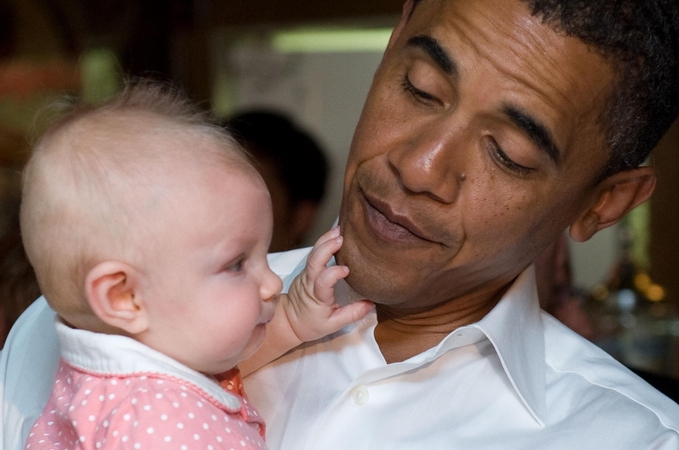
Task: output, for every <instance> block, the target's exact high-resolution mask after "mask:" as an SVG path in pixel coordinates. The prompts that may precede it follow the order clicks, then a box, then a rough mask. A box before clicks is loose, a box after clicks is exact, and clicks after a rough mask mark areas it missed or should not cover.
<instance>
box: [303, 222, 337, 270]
mask: <svg viewBox="0 0 679 450" xmlns="http://www.w3.org/2000/svg"><path fill="white" fill-rule="evenodd" d="M340 247H342V236H340V234H339V227H334V228H332V229H331V230H330V231H328V232H327V233H325V234H324V235H323V236H321V237H320V238H319V239H318V241H316V244H315V245H314V248H313V249H312V250H311V253H310V254H309V258H308V259H307V267H306V269H307V274H308V276H309V277H310V278H311V279H312V280H313V279H315V278H316V277H318V276H319V275H320V273H321V272H322V271H323V270H324V269H325V267H326V266H327V265H328V262H329V261H330V258H332V255H334V254H335V253H337V251H338V250H339V249H340Z"/></svg>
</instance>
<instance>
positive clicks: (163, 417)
mask: <svg viewBox="0 0 679 450" xmlns="http://www.w3.org/2000/svg"><path fill="white" fill-rule="evenodd" d="M160 420H162V421H163V422H165V421H166V420H167V414H163V415H161V416H160Z"/></svg>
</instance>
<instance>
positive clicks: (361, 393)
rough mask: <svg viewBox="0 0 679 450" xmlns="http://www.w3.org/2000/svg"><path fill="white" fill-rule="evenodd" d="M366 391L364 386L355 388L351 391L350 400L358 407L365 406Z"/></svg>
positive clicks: (366, 399)
mask: <svg viewBox="0 0 679 450" xmlns="http://www.w3.org/2000/svg"><path fill="white" fill-rule="evenodd" d="M369 397H370V395H369V394H368V389H367V388H366V387H365V386H356V387H355V388H354V390H353V391H351V399H352V400H353V401H354V403H355V404H356V405H358V406H362V405H365V404H366V403H368V398H369Z"/></svg>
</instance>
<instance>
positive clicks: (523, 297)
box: [290, 249, 547, 426]
mask: <svg viewBox="0 0 679 450" xmlns="http://www.w3.org/2000/svg"><path fill="white" fill-rule="evenodd" d="M308 251H309V249H306V253H308ZM294 256H295V258H300V257H301V256H300V255H299V254H295V255H294ZM305 262H306V258H304V257H302V259H301V261H299V263H298V264H297V265H295V264H292V266H293V267H295V269H294V270H293V271H292V273H291V274H290V280H292V278H293V276H294V275H296V274H298V273H299V272H301V270H302V269H303V268H304V264H305ZM334 263H335V262H334V259H333V260H332V262H331V264H334ZM335 298H336V300H337V302H338V303H339V304H346V303H349V302H351V301H354V300H356V299H359V298H362V297H360V296H358V294H356V293H355V292H354V291H353V290H352V289H351V288H350V287H349V286H348V285H346V283H345V282H344V280H340V281H339V282H338V283H337V285H336V286H335ZM369 316H370V317H371V318H372V319H371V320H375V319H374V315H369ZM373 327H374V325H373ZM463 328H467V329H468V331H470V333H469V336H468V343H473V342H474V341H476V340H478V339H482V337H481V336H478V331H480V332H481V333H483V334H484V335H485V336H486V338H487V339H488V340H489V341H490V343H491V344H492V345H493V347H494V348H495V351H496V352H497V354H498V357H499V358H500V362H501V363H502V367H503V368H504V371H505V374H506V375H507V378H508V379H509V381H510V382H511V385H512V387H513V388H514V390H515V391H516V393H517V395H518V397H519V398H520V399H521V401H522V402H523V404H524V406H525V407H526V408H527V409H528V411H529V412H530V413H531V415H532V416H533V418H534V419H535V420H536V421H537V422H538V423H539V424H540V425H541V426H544V424H545V415H546V412H547V401H546V380H545V377H546V372H545V337H544V336H545V335H544V327H543V323H542V318H541V311H540V302H539V300H538V293H537V285H536V281H535V267H534V266H533V265H532V264H531V265H530V266H528V267H527V268H526V269H525V270H524V271H523V272H521V274H520V275H519V276H518V277H517V278H516V279H515V280H514V282H513V283H512V285H511V286H510V287H509V289H508V290H507V292H506V293H505V294H504V295H503V296H502V298H501V299H500V301H499V302H498V303H497V305H495V307H494V308H493V309H492V310H491V311H490V312H489V313H488V314H486V316H485V317H484V318H483V319H481V320H480V321H479V322H477V323H474V324H471V325H469V326H467V327H463ZM477 330H478V331H477ZM458 331H459V330H455V331H454V332H453V333H451V334H450V335H448V336H447V337H446V338H445V339H444V340H443V341H442V342H441V343H440V344H439V345H438V346H437V347H436V348H435V349H431V350H430V351H433V352H434V353H435V355H436V356H439V355H441V354H443V353H445V351H446V350H447V349H448V348H452V346H453V345H454V344H453V342H454V341H455V340H454V339H452V338H453V336H454V335H455V334H456V333H457V332H458ZM418 356H419V355H418ZM422 356H424V355H422ZM417 358H418V357H417V356H415V357H414V358H412V359H411V360H410V361H411V362H413V360H415V359H417ZM421 359H422V361H424V360H426V359H427V358H426V357H425V358H421Z"/></svg>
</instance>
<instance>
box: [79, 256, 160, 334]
mask: <svg viewBox="0 0 679 450" xmlns="http://www.w3.org/2000/svg"><path fill="white" fill-rule="evenodd" d="M85 294H86V296H87V301H88V303H89V305H90V308H92V311H94V313H95V314H96V315H97V317H99V319H100V320H102V321H103V322H104V323H106V324H107V325H110V326H112V327H115V328H118V329H120V330H123V331H125V332H127V333H128V334H129V335H136V334H139V333H141V332H143V331H145V330H146V328H147V327H148V320H147V316H146V309H145V308H144V305H143V302H142V295H141V289H140V279H139V274H138V272H137V270H136V269H134V268H133V267H132V266H130V265H128V264H125V263H121V262H118V261H106V262H103V263H100V264H98V265H97V266H95V267H94V268H93V269H92V270H90V272H89V273H88V274H87V277H86V278H85Z"/></svg>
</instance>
